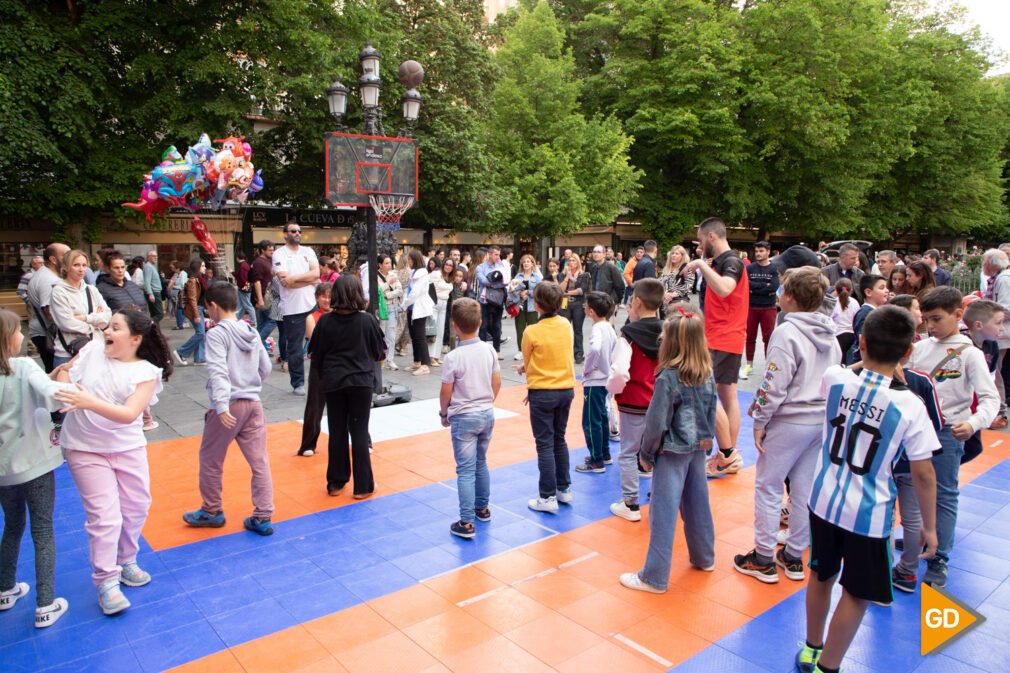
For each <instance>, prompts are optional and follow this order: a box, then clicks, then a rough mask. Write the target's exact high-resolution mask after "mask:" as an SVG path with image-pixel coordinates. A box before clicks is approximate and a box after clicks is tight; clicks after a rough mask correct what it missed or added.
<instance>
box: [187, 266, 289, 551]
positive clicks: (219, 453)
mask: <svg viewBox="0 0 1010 673" xmlns="http://www.w3.org/2000/svg"><path fill="white" fill-rule="evenodd" d="M204 300H205V302H206V304H207V312H208V315H209V316H210V319H211V320H213V321H214V322H216V323H217V324H216V325H215V326H214V327H213V328H212V329H210V330H208V331H207V339H206V349H207V392H208V393H209V395H210V403H211V408H210V409H208V410H207V414H206V416H205V417H204V426H203V440H202V441H201V443H200V496H201V498H203V504H202V505H201V506H200V509H198V510H197V511H195V512H187V513H186V514H184V515H183V517H182V518H183V520H184V521H185V522H186V523H187V524H189V525H190V526H194V527H197V528H220V527H221V526H223V525H224V523H225V518H224V512H223V510H222V506H221V475H222V471H223V466H224V459H225V455H226V454H227V453H228V445H229V444H231V442H232V440H235V441H236V442H237V443H238V447H239V449H240V450H241V451H242V455H243V456H244V457H245V459H246V462H248V463H249V467H250V468H251V469H252V501H253V514H252V516H250V517H247V518H246V519H245V521H243V525H244V526H245V527H246V529H248V530H251V531H253V532H254V533H259V534H260V535H270V534H271V533H273V532H274V529H273V526H272V525H271V523H270V519H271V517H272V516H273V511H274V504H273V482H272V479H271V476H270V461H269V458H268V457H267V435H266V421H265V419H264V416H263V405H262V404H261V403H260V398H259V394H260V390H261V389H262V387H263V381H264V380H265V379H266V378H267V376H269V375H270V370H271V366H270V356H269V355H267V352H266V350H264V349H263V347H262V345H261V342H260V339H259V334H258V333H257V332H256V330H255V328H253V327H252V326H251V325H249V324H248V323H246V322H244V321H239V320H237V319H236V314H235V310H236V308H237V307H238V295H237V294H235V288H234V287H233V286H232V285H230V284H228V283H221V282H218V283H214V284H212V285H211V286H210V287H209V288H208V289H207V291H206V292H205V293H204Z"/></svg>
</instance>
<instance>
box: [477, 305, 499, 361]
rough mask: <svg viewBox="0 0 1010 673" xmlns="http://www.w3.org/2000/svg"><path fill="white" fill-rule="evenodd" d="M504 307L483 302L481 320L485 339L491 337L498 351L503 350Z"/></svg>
mask: <svg viewBox="0 0 1010 673" xmlns="http://www.w3.org/2000/svg"><path fill="white" fill-rule="evenodd" d="M502 310H503V309H502V307H501V306H500V305H498V304H481V305H480V320H481V329H483V330H484V334H485V335H486V336H485V337H484V341H487V337H491V343H492V344H494V349H495V351H496V352H499V353H500V352H501V312H502Z"/></svg>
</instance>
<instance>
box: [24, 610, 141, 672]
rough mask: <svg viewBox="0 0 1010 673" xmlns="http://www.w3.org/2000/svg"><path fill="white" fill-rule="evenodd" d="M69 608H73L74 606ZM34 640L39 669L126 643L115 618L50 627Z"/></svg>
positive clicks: (119, 623)
mask: <svg viewBox="0 0 1010 673" xmlns="http://www.w3.org/2000/svg"><path fill="white" fill-rule="evenodd" d="M70 609H71V610H73V607H71V608H70ZM68 616H69V613H68ZM61 621H62V620H61ZM56 626H59V624H58V623H57V624H56ZM33 642H34V643H35V648H36V652H37V653H38V661H39V668H40V669H43V668H49V667H51V666H56V665H59V664H65V663H67V662H69V661H74V660H75V659H83V658H84V657H90V656H91V655H93V654H98V653H99V652H104V651H106V650H111V649H113V648H115V647H119V646H121V645H126V644H127V641H126V633H125V631H124V629H123V626H122V622H120V621H119V620H118V619H117V618H116V617H105V618H104V619H99V620H95V621H90V622H86V623H84V624H80V625H77V626H73V627H71V628H69V629H61V630H56V628H55V627H53V628H50V629H47V630H46V632H45V633H43V634H41V635H39V636H38V637H36V638H35V639H34V640H33Z"/></svg>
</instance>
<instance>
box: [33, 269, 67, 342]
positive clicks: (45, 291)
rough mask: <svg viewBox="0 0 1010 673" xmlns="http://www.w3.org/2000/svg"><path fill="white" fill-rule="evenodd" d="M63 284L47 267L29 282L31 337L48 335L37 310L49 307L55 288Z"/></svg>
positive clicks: (36, 273)
mask: <svg viewBox="0 0 1010 673" xmlns="http://www.w3.org/2000/svg"><path fill="white" fill-rule="evenodd" d="M62 282H63V281H62V280H61V279H60V277H59V276H57V275H56V274H55V273H53V272H52V271H50V270H49V267H47V266H43V267H42V268H40V269H39V270H38V271H36V272H35V275H33V276H32V279H31V280H30V281H28V290H27V291H28V303H30V304H31V305H32V310H31V315H29V316H28V335H29V336H30V337H37V336H45V335H46V325H43V324H42V323H41V322H39V317H38V314H36V313H35V310H36V309H38V310H39V311H41V310H42V309H44V308H46V307H47V306H49V300H50V299H51V298H52V296H53V288H54V287H56V286H57V285H59V284H60V283H62ZM43 315H44V313H43Z"/></svg>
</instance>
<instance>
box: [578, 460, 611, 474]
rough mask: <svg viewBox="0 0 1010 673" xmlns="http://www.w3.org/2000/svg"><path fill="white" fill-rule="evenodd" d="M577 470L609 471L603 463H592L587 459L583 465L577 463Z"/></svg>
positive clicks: (598, 472) (586, 471)
mask: <svg viewBox="0 0 1010 673" xmlns="http://www.w3.org/2000/svg"><path fill="white" fill-rule="evenodd" d="M575 471H576V472H583V473H589V472H592V473H594V474H603V473H604V472H606V471H607V468H606V467H604V465H603V463H591V462H589V461H588V460H587V461H586V462H584V463H582V464H581V465H576V466H575Z"/></svg>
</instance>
